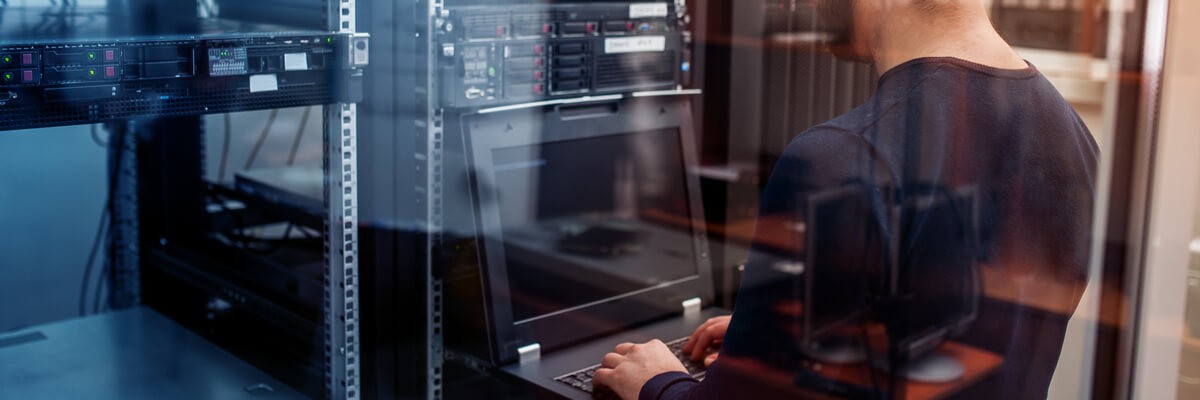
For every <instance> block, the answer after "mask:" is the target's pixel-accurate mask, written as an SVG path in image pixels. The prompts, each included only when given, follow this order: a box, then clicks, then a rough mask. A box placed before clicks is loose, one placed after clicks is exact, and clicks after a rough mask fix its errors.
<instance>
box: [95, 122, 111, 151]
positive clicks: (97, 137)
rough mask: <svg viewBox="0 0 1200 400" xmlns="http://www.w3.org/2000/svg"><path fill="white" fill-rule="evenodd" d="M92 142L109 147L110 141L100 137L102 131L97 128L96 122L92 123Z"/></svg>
mask: <svg viewBox="0 0 1200 400" xmlns="http://www.w3.org/2000/svg"><path fill="white" fill-rule="evenodd" d="M92 142H94V143H96V145H98V146H100V147H103V148H108V142H106V141H104V140H102V139H100V131H99V129H96V124H92Z"/></svg>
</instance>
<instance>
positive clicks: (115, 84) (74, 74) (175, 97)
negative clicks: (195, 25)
mask: <svg viewBox="0 0 1200 400" xmlns="http://www.w3.org/2000/svg"><path fill="white" fill-rule="evenodd" d="M367 45H368V37H367V35H365V34H331V33H321V32H299V33H256V34H237V35H229V34H222V35H205V36H177V37H159V38H153V39H147V38H135V39H126V40H117V39H113V40H100V41H72V40H64V41H51V42H31V43H13V42H7V43H6V42H2V41H0V130H10V129H25V128H37V127H46V126H55V125H71V124H82V123H97V122H105V121H115V120H123V119H134V118H144V117H172V116H184V115H198V114H209V113H223V112H234V111H247V110H257V109H270V108H283V107H296V106H306V105H319V104H333V103H352V102H357V101H360V100H361V98H362V66H363V65H365V64H366V61H367Z"/></svg>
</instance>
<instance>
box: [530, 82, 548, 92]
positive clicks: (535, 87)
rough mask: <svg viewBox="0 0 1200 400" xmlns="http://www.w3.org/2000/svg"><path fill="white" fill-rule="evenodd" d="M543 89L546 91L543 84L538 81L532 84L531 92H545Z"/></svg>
mask: <svg viewBox="0 0 1200 400" xmlns="http://www.w3.org/2000/svg"><path fill="white" fill-rule="evenodd" d="M545 91H546V87H545V86H543V85H542V84H540V83H538V84H535V85H533V92H534V93H536V94H542V93H543V92H545Z"/></svg>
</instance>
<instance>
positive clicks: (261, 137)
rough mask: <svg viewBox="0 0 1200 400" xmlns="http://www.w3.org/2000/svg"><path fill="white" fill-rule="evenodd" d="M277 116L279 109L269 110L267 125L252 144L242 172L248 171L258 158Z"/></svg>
mask: <svg viewBox="0 0 1200 400" xmlns="http://www.w3.org/2000/svg"><path fill="white" fill-rule="evenodd" d="M278 115H279V109H274V110H271V115H269V116H267V125H266V126H264V127H263V130H262V133H260V134H259V135H258V141H256V142H254V148H252V149H250V156H249V157H247V158H246V164H245V165H243V166H242V169H243V170H248V169H250V167H251V166H253V165H254V160H255V159H257V158H258V151H259V150H261V149H262V145H263V142H266V141H267V135H269V134H270V133H271V126H273V125H275V117H276V116H278Z"/></svg>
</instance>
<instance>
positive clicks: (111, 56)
mask: <svg viewBox="0 0 1200 400" xmlns="http://www.w3.org/2000/svg"><path fill="white" fill-rule="evenodd" d="M116 58H117V53H116V52H115V51H112V50H105V51H104V61H112V60H115V59H116Z"/></svg>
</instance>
